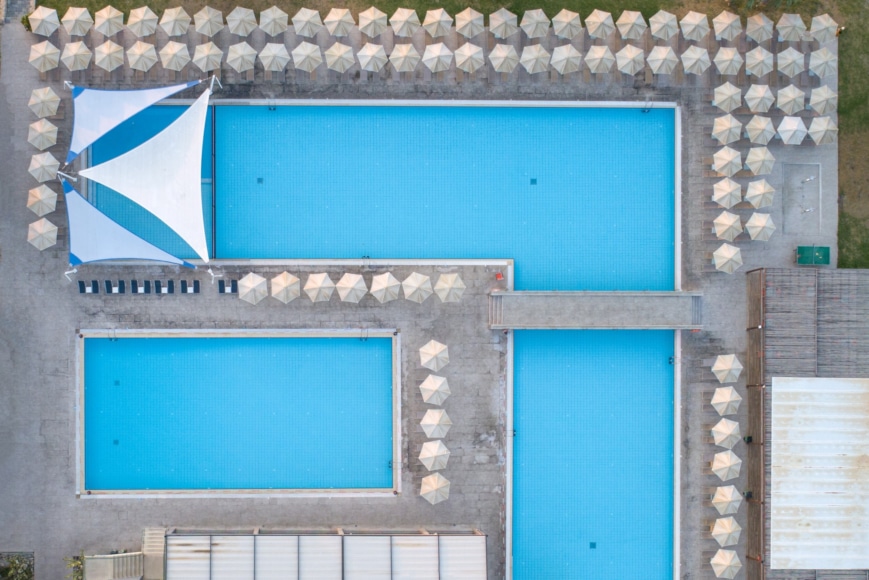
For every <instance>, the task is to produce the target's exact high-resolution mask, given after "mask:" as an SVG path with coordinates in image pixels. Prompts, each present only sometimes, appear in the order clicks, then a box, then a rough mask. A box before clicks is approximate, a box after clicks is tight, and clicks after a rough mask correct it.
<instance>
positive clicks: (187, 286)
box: [181, 280, 199, 294]
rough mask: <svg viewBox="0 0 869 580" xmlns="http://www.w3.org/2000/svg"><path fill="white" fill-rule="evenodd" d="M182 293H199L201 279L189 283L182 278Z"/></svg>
mask: <svg viewBox="0 0 869 580" xmlns="http://www.w3.org/2000/svg"><path fill="white" fill-rule="evenodd" d="M181 293H182V294H199V280H194V281H193V283H189V282H187V280H181Z"/></svg>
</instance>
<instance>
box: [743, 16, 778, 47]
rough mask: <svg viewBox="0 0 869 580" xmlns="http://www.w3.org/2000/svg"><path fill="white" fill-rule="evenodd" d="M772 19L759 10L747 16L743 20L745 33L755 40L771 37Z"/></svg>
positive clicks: (764, 39) (764, 40) (763, 40)
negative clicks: (744, 20) (746, 18)
mask: <svg viewBox="0 0 869 580" xmlns="http://www.w3.org/2000/svg"><path fill="white" fill-rule="evenodd" d="M772 27H773V24H772V20H770V19H769V18H768V17H767V15H766V14H764V13H762V12H760V13H758V14H755V15H753V16H749V17H748V20H746V22H745V35H746V36H747V37H748V38H750V39H752V40H753V41H755V42H766V41H767V40H769V39H770V38H772Z"/></svg>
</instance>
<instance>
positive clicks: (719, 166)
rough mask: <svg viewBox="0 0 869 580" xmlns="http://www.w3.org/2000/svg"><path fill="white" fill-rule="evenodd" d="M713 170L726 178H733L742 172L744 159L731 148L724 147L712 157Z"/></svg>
mask: <svg viewBox="0 0 869 580" xmlns="http://www.w3.org/2000/svg"><path fill="white" fill-rule="evenodd" d="M712 169H714V170H715V171H717V172H718V173H720V174H721V175H724V176H726V177H733V176H734V175H736V174H737V173H739V172H740V170H742V157H740V155H739V151H737V150H736V149H733V148H731V147H722V148H721V149H719V150H718V151H716V152H715V154H714V155H713V156H712Z"/></svg>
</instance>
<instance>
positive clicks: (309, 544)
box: [299, 536, 344, 580]
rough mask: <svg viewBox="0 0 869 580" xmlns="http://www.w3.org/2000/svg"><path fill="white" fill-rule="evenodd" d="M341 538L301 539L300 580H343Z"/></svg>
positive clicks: (303, 537)
mask: <svg viewBox="0 0 869 580" xmlns="http://www.w3.org/2000/svg"><path fill="white" fill-rule="evenodd" d="M343 560H344V559H343V554H342V546H341V536H300V537H299V580H341V570H342V569H343V567H344V561H343Z"/></svg>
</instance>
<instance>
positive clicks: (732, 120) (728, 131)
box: [712, 113, 742, 145]
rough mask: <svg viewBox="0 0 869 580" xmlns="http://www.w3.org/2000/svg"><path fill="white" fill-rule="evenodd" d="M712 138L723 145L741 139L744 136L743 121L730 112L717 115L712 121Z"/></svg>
mask: <svg viewBox="0 0 869 580" xmlns="http://www.w3.org/2000/svg"><path fill="white" fill-rule="evenodd" d="M712 138H713V139H716V140H717V141H718V142H719V143H721V144H722V145H727V144H729V143H733V142H734V141H739V140H740V139H741V138H742V123H740V122H739V120H737V118H736V117H734V116H733V115H731V114H730V113H728V114H726V115H722V116H721V117H716V118H715V121H713V123H712Z"/></svg>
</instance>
